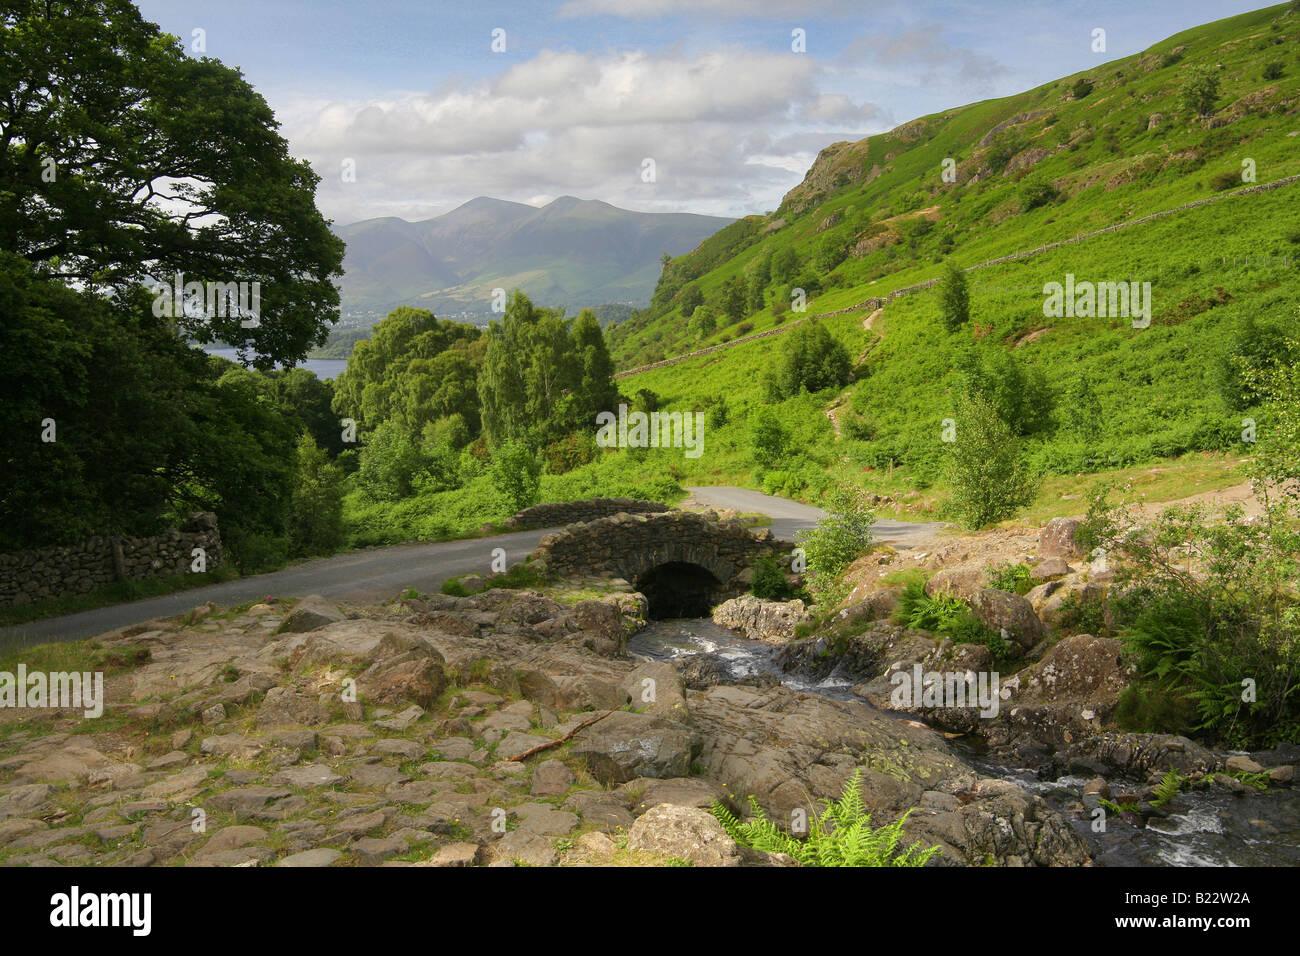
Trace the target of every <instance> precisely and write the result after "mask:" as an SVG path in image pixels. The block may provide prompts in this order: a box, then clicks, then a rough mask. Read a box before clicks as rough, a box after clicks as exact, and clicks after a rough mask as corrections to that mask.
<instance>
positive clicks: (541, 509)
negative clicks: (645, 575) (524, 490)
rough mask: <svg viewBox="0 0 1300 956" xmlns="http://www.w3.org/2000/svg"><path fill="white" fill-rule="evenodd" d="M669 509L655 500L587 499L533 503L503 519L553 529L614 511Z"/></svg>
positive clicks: (512, 524) (521, 525) (635, 512)
mask: <svg viewBox="0 0 1300 956" xmlns="http://www.w3.org/2000/svg"><path fill="white" fill-rule="evenodd" d="M671 510H672V508H671V507H669V506H668V505H665V504H660V503H659V502H658V501H641V500H639V499H637V498H589V499H587V500H586V501H554V502H548V503H546V504H540V505H533V506H532V507H531V508H525V509H524V510H523V511H520V512H519V513H518V514H515V515H513V516H512V517H509V518H507V519H506V521H505V523H506V524H507V525H509V526H510V527H512V528H556V527H560V526H561V525H566V524H581V523H585V522H588V521H596V520H598V519H600V518H610V517H613V516H614V515H616V514H630V515H640V514H658V513H660V512H664V511H671Z"/></svg>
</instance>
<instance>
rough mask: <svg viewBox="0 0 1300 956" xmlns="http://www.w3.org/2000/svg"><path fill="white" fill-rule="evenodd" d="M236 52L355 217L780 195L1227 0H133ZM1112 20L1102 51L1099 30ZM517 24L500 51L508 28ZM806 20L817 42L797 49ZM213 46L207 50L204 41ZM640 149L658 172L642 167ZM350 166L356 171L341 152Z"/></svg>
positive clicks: (699, 208)
mask: <svg viewBox="0 0 1300 956" xmlns="http://www.w3.org/2000/svg"><path fill="white" fill-rule="evenodd" d="M137 6H138V7H139V8H140V10H141V11H142V13H143V14H144V15H145V17H146V18H147V19H150V20H152V21H154V22H155V23H158V24H159V25H161V26H162V27H163V29H164V30H166V31H168V32H170V33H174V34H176V35H177V36H179V37H181V38H182V39H183V40H184V41H185V42H186V43H187V45H190V44H192V43H193V42H194V34H193V31H194V30H195V29H201V30H202V31H204V33H203V40H204V42H205V43H206V53H207V55H209V56H213V57H216V58H218V59H220V60H222V61H223V62H225V63H226V64H228V65H231V66H237V67H239V68H240V69H241V70H243V72H244V75H245V76H246V77H247V78H248V80H249V81H250V82H251V83H252V84H253V85H254V86H255V87H256V88H257V89H258V90H259V91H260V92H261V93H262V94H263V95H264V96H265V97H266V99H267V101H268V102H269V103H270V104H271V106H272V107H273V108H274V109H275V111H276V115H277V116H278V117H279V118H280V121H281V123H282V124H283V131H284V133H285V135H286V136H287V137H288V139H289V142H290V145H291V147H292V149H293V151H294V153H295V154H296V155H298V156H302V157H304V158H306V159H308V160H310V161H311V162H312V164H313V166H314V167H315V168H316V170H317V172H319V173H320V174H321V176H322V177H323V180H322V183H321V186H320V189H319V191H318V201H319V204H320V206H321V208H322V210H323V211H324V212H325V214H326V215H327V216H329V217H331V218H333V219H334V220H336V221H337V222H339V223H347V222H353V221H356V220H358V219H364V218H370V217H372V216H388V215H391V216H401V217H403V218H407V219H421V218H427V217H429V216H434V215H439V214H440V213H443V212H446V211H448V210H450V209H452V208H454V207H455V206H457V205H459V204H460V203H462V202H464V201H466V200H468V199H472V198H473V197H475V196H480V195H489V196H496V197H499V198H502V199H513V200H517V201H520V202H531V203H534V204H541V203H544V202H547V201H549V200H550V199H552V198H554V197H556V196H561V195H575V196H580V197H582V198H585V199H603V200H606V201H608V202H612V203H614V204H615V205H619V206H623V207H625V208H630V209H641V210H646V211H674V212H701V213H710V214H714V215H728V216H740V215H745V214H748V213H754V212H763V211H765V210H770V209H774V208H775V207H776V206H777V204H778V203H779V202H780V199H781V196H782V195H783V194H784V193H785V192H786V191H787V190H788V189H790V187H792V186H794V185H795V184H796V183H798V182H799V181H800V180H801V179H802V178H803V174H804V172H805V171H806V170H807V168H808V166H809V164H810V163H811V162H812V160H813V159H814V158H815V156H816V154H817V151H818V150H819V149H820V148H822V147H823V146H826V145H828V144H830V143H833V142H836V141H837V140H844V139H860V138H862V137H863V136H867V135H870V134H872V133H876V132H880V131H882V130H886V129H889V128H891V127H893V126H896V125H898V124H899V123H904V122H907V121H908V120H910V119H914V118H915V117H917V116H922V115H925V114H927V113H933V112H937V111H939V110H943V109H946V108H949V107H952V106H960V105H962V104H964V103H968V102H971V101H974V100H980V99H986V98H989V97H994V96H1004V95H1007V94H1009V93H1015V92H1018V91H1020V90H1024V89H1028V88H1031V87H1034V86H1037V85H1039V84H1041V83H1044V82H1047V81H1049V80H1052V79H1055V78H1057V77H1059V76H1063V75H1067V74H1070V73H1074V72H1077V71H1079V70H1084V69H1088V68H1089V67H1092V66H1095V65H1097V64H1099V63H1102V62H1105V61H1106V60H1111V59H1115V58H1118V57H1123V56H1127V55H1129V54H1131V53H1135V52H1137V51H1139V50H1142V49H1144V48H1145V47H1147V46H1149V45H1151V44H1152V43H1155V42H1157V41H1159V40H1161V39H1163V38H1164V37H1166V36H1169V35H1170V34H1173V33H1177V32H1179V31H1181V30H1185V29H1187V28H1189V27H1192V26H1195V25H1196V24H1198V23H1204V22H1207V21H1210V20H1217V19H1221V18H1223V17H1227V16H1232V15H1233V14H1236V13H1241V12H1244V11H1246V10H1250V9H1255V8H1256V7H1257V6H1259V5H1258V4H1255V3H1249V2H1233V0H1177V2H1171V0H1147V2H1143V3H1133V2H1131V0H1092V2H1076V0H1038V2H1025V0H1012V2H1005V3H991V2H990V3H973V2H953V0H912V2H893V0H886V2H877V0H861V2H850V0H803V2H794V0H555V2H549V0H526V2H520V3H496V2H476V0H460V2H455V3H443V2H424V3H420V2H415V0H396V2H388V0H372V2H369V3H359V2H356V0H222V2H220V3H212V2H208V3H198V2H190V0H137ZM1097 28H1101V29H1104V30H1105V31H1106V36H1105V40H1106V49H1105V52H1100V53H1099V52H1094V50H1093V48H1092V47H1093V30H1094V29H1097ZM494 30H503V31H504V40H505V50H504V52H494V51H493V49H492V42H493V31H494ZM794 30H802V31H803V32H804V36H805V38H806V39H805V51H804V52H801V53H800V52H795V51H793V50H792V31H794ZM195 55H197V54H195ZM646 158H650V159H653V160H654V161H655V181H654V182H651V183H647V182H644V181H643V178H642V175H641V170H642V168H643V161H644V160H645V159H646ZM349 163H350V164H351V167H350V168H354V169H355V180H351V179H347V178H346V177H345V176H344V175H343V169H344V166H345V164H349Z"/></svg>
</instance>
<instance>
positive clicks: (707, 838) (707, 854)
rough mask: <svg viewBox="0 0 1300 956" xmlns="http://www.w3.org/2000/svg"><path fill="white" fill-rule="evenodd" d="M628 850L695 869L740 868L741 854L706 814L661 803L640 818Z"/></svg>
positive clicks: (716, 822) (718, 824) (715, 821)
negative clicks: (673, 861)
mask: <svg viewBox="0 0 1300 956" xmlns="http://www.w3.org/2000/svg"><path fill="white" fill-rule="evenodd" d="M627 848H628V849H629V850H644V851H647V852H649V853H656V854H658V855H660V856H665V857H671V858H675V859H678V860H685V861H687V862H690V863H693V864H694V865H696V866H740V865H741V852H740V848H739V847H738V846H736V841H735V840H733V839H732V838H731V837H730V836H728V835H727V831H726V830H724V829H723V828H722V824H721V823H719V822H718V820H717V818H716V817H714V816H713V814H711V813H709V812H708V811H707V810H700V809H698V808H696V807H680V806H674V805H673V804H671V803H661V804H659V805H658V806H656V807H651V808H650V809H649V810H647V811H646V812H645V813H643V814H641V816H640V817H638V818H637V821H636V822H635V823H633V824H632V829H631V830H629V831H628V835H627Z"/></svg>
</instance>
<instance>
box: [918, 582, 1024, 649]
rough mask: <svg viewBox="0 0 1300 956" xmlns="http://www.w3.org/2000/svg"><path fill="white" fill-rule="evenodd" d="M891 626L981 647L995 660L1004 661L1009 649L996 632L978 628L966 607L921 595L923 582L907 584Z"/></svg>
mask: <svg viewBox="0 0 1300 956" xmlns="http://www.w3.org/2000/svg"><path fill="white" fill-rule="evenodd" d="M894 623H896V624H901V625H903V626H904V627H911V628H915V629H916V630H918V631H929V632H930V633H931V634H945V635H947V636H948V637H951V638H952V639H953V641H955V642H956V643H958V644H983V645H984V646H985V647H987V648H988V649H989V652H990V653H991V654H992V655H993V657H994V658H995V659H996V660H999V661H1001V660H1006V659H1007V658H1009V657H1010V656H1011V655H1012V648H1011V646H1010V645H1009V644H1008V643H1007V642H1006V640H1005V639H1004V638H1003V637H1002V635H1001V634H998V633H997V632H996V631H993V630H991V629H990V628H988V627H986V626H985V625H983V624H981V623H980V621H979V619H978V618H976V617H975V614H974V612H972V611H971V609H970V605H969V604H967V603H966V602H965V601H963V600H961V599H960V598H955V597H952V596H951V595H948V594H936V595H934V596H933V597H931V596H930V595H928V594H926V593H925V582H924V581H920V580H911V581H908V582H907V584H906V586H905V587H904V588H903V593H902V594H901V595H900V596H899V599H898V607H897V608H896V609H895V611H894Z"/></svg>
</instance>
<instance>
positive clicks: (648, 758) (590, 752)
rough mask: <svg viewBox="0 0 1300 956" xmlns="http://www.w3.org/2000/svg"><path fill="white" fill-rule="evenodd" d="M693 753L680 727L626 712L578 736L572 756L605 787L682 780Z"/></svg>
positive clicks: (687, 731)
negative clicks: (642, 779)
mask: <svg viewBox="0 0 1300 956" xmlns="http://www.w3.org/2000/svg"><path fill="white" fill-rule="evenodd" d="M697 751H698V745H697V742H696V740H695V739H694V735H693V734H692V733H691V731H690V729H689V728H687V727H685V726H684V725H682V724H679V723H677V722H676V721H672V720H667V719H665V718H663V717H656V716H653V715H651V714H633V713H628V712H626V711H620V712H618V713H614V714H610V716H608V717H606V718H605V719H604V720H601V721H600V722H598V723H596V724H593V725H592V726H591V727H588V728H587V729H585V730H583V731H581V732H580V733H578V735H577V736H576V737H574V747H573V754H574V755H575V756H578V757H582V758H584V759H585V760H586V761H587V768H588V770H590V771H591V774H592V776H594V777H595V778H596V779H597V780H599V781H601V782H602V783H604V784H606V785H609V784H619V783H626V782H627V781H628V780H633V779H635V778H636V777H685V776H687V775H688V774H689V773H690V769H691V758H692V756H693V755H694V753H695V752H697ZM497 752H498V753H500V747H498V748H497Z"/></svg>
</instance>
